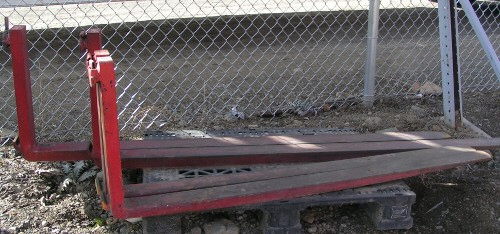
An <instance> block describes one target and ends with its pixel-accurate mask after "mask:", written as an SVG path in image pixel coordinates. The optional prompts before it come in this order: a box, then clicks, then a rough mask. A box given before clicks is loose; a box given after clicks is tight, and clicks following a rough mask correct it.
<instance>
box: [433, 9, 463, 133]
mask: <svg viewBox="0 0 500 234" xmlns="http://www.w3.org/2000/svg"><path fill="white" fill-rule="evenodd" d="M453 1H454V0H438V13H439V43H440V51H441V78H442V88H443V114H444V117H445V119H444V120H445V123H446V124H448V125H449V126H451V127H458V126H459V125H460V123H461V117H462V111H461V110H462V108H461V106H462V105H461V98H460V96H461V91H460V71H459V66H458V48H457V28H456V25H457V21H456V14H455V13H456V11H455V8H454V2H453Z"/></svg>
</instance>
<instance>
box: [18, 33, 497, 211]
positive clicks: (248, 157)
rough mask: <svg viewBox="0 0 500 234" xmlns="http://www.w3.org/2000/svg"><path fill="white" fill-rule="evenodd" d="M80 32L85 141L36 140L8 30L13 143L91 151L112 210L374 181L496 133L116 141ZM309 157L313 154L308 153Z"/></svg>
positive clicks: (473, 155) (466, 151) (96, 47)
mask: <svg viewBox="0 0 500 234" xmlns="http://www.w3.org/2000/svg"><path fill="white" fill-rule="evenodd" d="M82 36H83V41H82V44H83V47H84V48H85V49H86V50H87V60H86V65H87V71H88V78H89V79H88V80H89V86H90V103H91V111H92V131H93V135H92V136H93V138H92V143H78V142H76V143H56V144H43V145H42V144H38V143H37V142H36V137H35V131H34V115H33V107H32V97H31V84H30V78H29V71H28V56H27V46H26V29H25V27H24V26H14V27H13V28H12V29H11V30H10V33H9V42H10V45H11V50H12V60H13V69H14V72H13V74H14V84H15V92H16V105H17V115H18V125H19V138H18V139H17V140H16V148H17V149H19V150H20V151H21V152H22V154H23V155H24V157H25V158H27V159H28V160H33V161H47V160H61V161H67V160H94V162H96V163H97V164H98V165H100V166H101V167H102V171H103V172H102V180H100V182H98V183H97V185H98V191H100V197H101V199H102V202H103V205H104V207H105V209H108V210H110V211H111V213H112V214H113V215H114V216H115V217H117V218H131V217H145V216H154V215H168V214H176V213H184V212H195V211H205V210H213V209H219V208H227V207H234V206H241V205H251V204H257V203H264V202H270V201H276V200H286V199H291V198H296V197H301V196H308V195H314V194H319V193H326V192H331V191H337V190H342V189H348V188H354V187H361V186H365V185H370V184H376V183H383V182H387V181H392V180H398V179H402V178H407V177H411V176H416V175H421V174H425V173H429V172H434V171H439V170H444V169H448V168H453V167H456V166H458V165H461V164H467V163H474V162H479V161H485V160H489V159H491V156H490V155H489V154H488V153H486V152H483V151H479V150H484V149H494V148H498V147H499V146H500V139H499V138H493V139H460V140H458V139H447V138H448V137H449V136H447V135H446V134H444V133H439V132H407V133H387V134H363V135H304V136H286V135H279V136H263V137H247V138H245V137H240V138H233V137H214V138H210V139H174V140H149V141H147V140H142V141H120V138H119V127H118V114H117V113H118V111H117V94H116V78H115V70H114V63H113V60H112V59H111V57H110V55H109V53H108V51H106V50H101V42H100V36H99V31H98V30H89V31H88V32H87V33H86V34H82ZM298 162H300V163H304V162H309V163H308V164H300V165H290V166H286V167H281V168H278V169H274V170H269V171H254V172H248V173H241V174H228V175H222V176H207V177H200V178H190V179H183V180H178V181H167V182H155V183H144V184H128V185H124V184H123V178H122V167H125V168H145V167H209V166H214V165H238V164H239V165H242V164H244V165H249V164H271V163H298ZM311 162H314V163H311Z"/></svg>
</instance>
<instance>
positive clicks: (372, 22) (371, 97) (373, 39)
mask: <svg viewBox="0 0 500 234" xmlns="http://www.w3.org/2000/svg"><path fill="white" fill-rule="evenodd" d="M379 10H380V0H370V8H369V10H368V31H367V37H366V41H367V52H366V54H367V56H366V63H365V77H364V91H363V105H364V106H365V107H372V106H373V102H374V101H375V74H376V69H377V67H376V58H377V39H378V22H379Z"/></svg>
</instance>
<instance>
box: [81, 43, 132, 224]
mask: <svg viewBox="0 0 500 234" xmlns="http://www.w3.org/2000/svg"><path fill="white" fill-rule="evenodd" d="M88 64H89V66H88V67H87V69H88V72H89V74H91V75H90V85H91V86H93V87H94V90H95V97H96V100H95V105H96V106H95V107H96V112H95V113H96V114H97V115H96V118H97V120H98V126H97V127H98V132H99V137H100V138H99V141H100V142H99V145H100V148H99V149H97V148H96V149H95V150H100V155H102V156H103V157H102V158H101V161H102V168H103V170H104V182H105V186H104V189H105V190H106V191H105V192H104V194H105V196H107V201H108V204H107V205H108V207H109V209H110V210H111V212H112V213H113V215H114V216H116V217H119V218H124V217H125V210H124V204H123V203H124V189H123V179H122V165H121V159H120V138H119V128H118V114H117V105H116V87H115V86H116V81H115V70H114V63H113V60H112V59H111V57H110V56H109V53H108V51H106V50H97V51H95V53H94V56H93V57H90V58H89V60H88Z"/></svg>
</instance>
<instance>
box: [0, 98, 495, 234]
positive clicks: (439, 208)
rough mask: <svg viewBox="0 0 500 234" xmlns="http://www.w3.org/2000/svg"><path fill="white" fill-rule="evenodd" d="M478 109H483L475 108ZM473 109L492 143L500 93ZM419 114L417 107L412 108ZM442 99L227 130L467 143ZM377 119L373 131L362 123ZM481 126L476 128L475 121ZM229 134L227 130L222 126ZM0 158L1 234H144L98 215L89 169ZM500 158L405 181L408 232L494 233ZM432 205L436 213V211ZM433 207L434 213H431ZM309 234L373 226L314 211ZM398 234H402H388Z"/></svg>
mask: <svg viewBox="0 0 500 234" xmlns="http://www.w3.org/2000/svg"><path fill="white" fill-rule="evenodd" d="M478 103H481V105H477V104H478ZM466 105H473V106H474V107H476V109H471V112H470V113H466V114H467V115H468V118H469V119H470V120H471V121H473V122H475V123H476V124H477V125H478V126H482V127H483V129H484V130H485V131H486V132H487V133H489V134H490V135H492V136H499V135H500V131H499V129H500V126H499V121H498V116H499V115H498V113H499V111H500V92H492V93H484V94H481V95H479V94H478V95H473V96H471V97H467V98H466ZM417 107H418V108H417ZM440 110H441V102H440V98H439V97H429V98H427V97H425V98H411V99H410V98H402V99H400V100H398V101H394V99H391V100H381V101H379V102H377V103H376V106H375V107H374V108H373V109H371V110H369V111H367V110H365V109H363V108H361V107H360V106H358V105H352V106H349V107H344V108H341V109H335V110H331V111H328V112H324V113H321V114H319V115H318V116H304V117H301V116H296V115H289V116H281V117H279V118H271V119H267V118H257V117H255V118H250V119H246V120H241V121H237V122H232V123H229V124H230V125H231V126H236V127H235V128H248V127H249V126H251V127H252V128H255V126H256V125H257V126H258V128H267V127H275V126H282V127H294V128H296V127H308V125H309V124H314V122H315V121H327V122H328V123H329V125H331V126H332V127H353V128H354V129H355V130H357V131H359V132H374V131H377V130H382V129H387V128H397V129H398V130H400V131H416V130H434V131H444V132H447V133H449V134H451V135H452V136H453V137H456V138H462V137H468V136H472V135H473V133H472V132H470V131H468V130H466V129H459V130H458V131H455V130H453V129H449V128H447V127H445V126H444V125H443V123H442V119H441V117H440V116H441V111H440ZM373 117H380V118H381V122H380V123H377V124H372V123H367V122H366V119H367V118H373ZM476 121H478V122H476ZM221 127H226V126H224V125H223V126H221ZM1 152H2V155H1V157H0V166H1V167H2V170H1V171H0V183H1V187H0V188H1V189H0V198H1V200H0V214H1V215H0V227H1V230H2V231H1V232H2V233H110V232H111V233H141V232H142V227H141V222H137V223H129V222H127V221H118V220H115V219H113V218H112V217H109V216H108V215H107V214H106V213H105V212H103V211H102V210H101V209H100V207H99V203H98V200H97V197H96V194H95V189H94V186H93V175H94V173H95V171H97V169H96V168H95V167H94V166H93V165H91V164H90V163H83V162H77V163H31V162H26V161H25V160H24V159H22V158H21V157H20V156H18V155H16V154H15V152H14V150H13V149H12V148H11V147H5V148H3V149H2V151H1ZM498 172H499V163H498V155H497V157H496V159H495V160H494V161H491V162H486V163H481V164H477V165H468V166H464V167H460V168H457V169H453V170H449V171H446V172H441V173H434V174H431V175H426V176H420V177H415V178H411V179H408V180H407V183H408V184H409V185H410V187H411V188H412V190H413V191H415V192H416V194H417V201H416V203H415V204H414V206H413V212H412V215H413V217H414V227H413V228H412V229H410V230H409V231H405V232H409V233H436V232H450V233H469V232H470V233H498V232H499V231H500V216H499V214H500V213H499V204H500V196H499V192H498V186H499V185H500V175H499V173H498ZM435 206H436V207H435ZM433 207H435V208H433ZM260 215H261V214H259V212H256V211H246V212H230V213H226V212H210V213H204V214H198V215H188V216H186V217H184V218H183V221H182V226H183V230H184V231H185V232H188V231H190V230H191V229H192V228H195V227H201V226H202V225H203V224H204V223H207V222H210V221H214V220H217V219H220V218H226V219H229V220H231V221H233V222H234V223H235V224H236V225H237V226H238V227H239V229H240V231H241V233H259V232H260V231H259V230H260V229H259V224H258V220H259V218H260ZM302 217H313V218H312V219H311V218H307V219H304V221H303V222H302V224H303V226H304V231H305V232H306V233H337V232H344V233H375V232H378V231H376V230H375V229H374V228H373V225H372V223H371V221H370V219H369V218H368V217H367V216H366V215H365V213H364V212H362V211H361V209H359V207H357V206H356V205H343V206H323V207H312V208H310V209H308V210H306V211H304V212H303V213H302ZM390 232H399V231H390Z"/></svg>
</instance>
